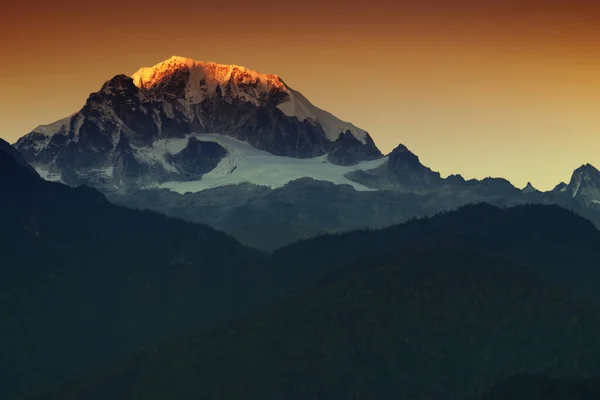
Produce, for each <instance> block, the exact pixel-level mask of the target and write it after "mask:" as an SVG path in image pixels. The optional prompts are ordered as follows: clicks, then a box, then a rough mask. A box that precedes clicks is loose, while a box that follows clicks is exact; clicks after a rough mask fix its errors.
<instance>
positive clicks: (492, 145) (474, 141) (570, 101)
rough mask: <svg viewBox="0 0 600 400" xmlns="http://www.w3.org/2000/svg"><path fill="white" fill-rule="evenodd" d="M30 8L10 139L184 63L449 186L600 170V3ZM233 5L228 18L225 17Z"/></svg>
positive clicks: (5, 101) (9, 119)
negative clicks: (228, 68)
mask: <svg viewBox="0 0 600 400" xmlns="http://www.w3.org/2000/svg"><path fill="white" fill-rule="evenodd" d="M90 3H91V4H86V3H85V2H81V1H80V0H77V1H70V0H56V1H52V2H46V1H44V2H42V1H39V0H20V1H18V2H15V3H13V4H11V5H10V7H9V8H8V7H7V8H4V9H3V10H2V18H1V23H0V54H2V56H3V57H2V63H0V65H1V66H0V68H1V69H2V70H1V71H0V72H1V73H0V116H1V118H0V137H2V138H4V139H6V140H8V141H10V142H14V141H15V140H16V139H17V138H18V137H20V136H22V135H24V134H26V133H27V132H29V131H31V130H32V129H33V128H34V127H35V126H37V125H39V124H43V123H50V122H52V121H54V120H57V119H60V118H61V117H64V116H67V115H69V114H71V113H72V112H75V111H77V110H78V109H79V108H80V107H81V106H82V105H83V103H84V101H85V99H86V97H87V95H88V94H89V93H91V92H93V91H96V90H98V89H99V88H100V86H101V85H102V83H103V82H104V81H106V80H108V79H110V78H111V77H112V76H113V75H116V74H118V73H125V74H129V75H130V74H132V73H133V72H135V71H136V70H137V69H138V68H139V67H141V66H150V65H154V64H156V63H157V62H159V61H162V60H164V59H166V58H169V57H170V56H172V55H180V56H185V57H190V58H194V59H197V60H203V61H216V62H220V63H235V64H240V65H244V66H247V67H249V68H252V69H256V70H259V71H261V72H265V73H275V74H278V75H279V76H281V77H282V78H283V79H284V80H285V81H286V83H288V84H289V85H290V86H291V87H293V88H295V89H297V90H299V91H301V92H302V93H303V94H304V95H306V97H308V98H309V99H310V100H311V101H312V102H313V103H314V104H315V105H317V106H319V107H321V108H324V109H326V110H328V111H330V112H332V113H334V114H335V115H337V116H338V117H340V118H341V119H344V120H348V121H351V122H353V123H355V124H356V125H358V126H360V127H361V128H363V129H366V130H367V131H369V132H370V133H371V135H372V136H373V138H374V140H375V142H376V143H377V145H378V146H379V147H380V148H381V149H382V150H383V151H384V152H389V151H390V150H391V149H392V148H393V147H395V146H396V145H397V144H398V143H404V144H405V145H407V146H408V147H409V148H410V149H411V150H412V151H413V152H415V153H416V154H417V155H419V156H420V158H421V161H422V162H423V163H424V164H425V165H427V166H429V167H431V168H432V169H434V170H437V171H440V172H441V173H442V175H443V176H446V175H448V174H451V173H460V174H463V176H465V177H466V178H483V177H486V176H502V177H505V178H507V179H509V180H510V181H511V182H512V183H513V184H515V185H517V186H520V187H522V186H524V185H525V184H526V182H527V181H531V182H532V183H533V184H534V185H535V186H537V187H538V188H540V189H550V188H552V187H553V186H554V185H556V184H557V183H558V182H560V181H565V180H568V179H569V178H570V175H571V173H572V171H573V170H574V169H575V168H577V167H578V166H579V165H581V164H584V163H588V162H589V163H592V164H595V165H596V166H597V167H600V112H599V110H598V108H599V106H600V4H599V3H600V2H598V1H597V0H594V1H592V0H588V1H583V0H570V1H558V0H517V1H501V0H494V1H491V0H489V1H487V0H463V1H461V0H414V1H409V0H395V1H391V0H384V1H370V2H362V4H351V3H350V2H347V1H338V0H335V1H326V0H320V1H316V0H304V1H295V2H289V1H285V2H284V1H277V2H275V1H266V2H265V1H263V2H260V1H239V0H228V1H226V2H225V1H223V2H219V1H210V2H203V1H189V0H178V1H176V2H165V1H162V0H161V1H158V0H147V1H144V2H139V3H138V2H124V1H114V0H105V1H99V2H90ZM221 3H222V4H221Z"/></svg>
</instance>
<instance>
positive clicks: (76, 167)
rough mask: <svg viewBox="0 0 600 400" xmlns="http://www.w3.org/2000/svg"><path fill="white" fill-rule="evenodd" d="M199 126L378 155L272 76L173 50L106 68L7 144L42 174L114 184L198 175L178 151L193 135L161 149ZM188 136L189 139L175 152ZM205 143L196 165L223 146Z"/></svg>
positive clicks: (311, 148)
mask: <svg viewBox="0 0 600 400" xmlns="http://www.w3.org/2000/svg"><path fill="white" fill-rule="evenodd" d="M206 133H213V134H220V135H225V136H231V137H233V138H235V139H238V140H241V141H244V142H247V143H248V144H250V145H251V146H252V147H254V148H256V149H259V150H264V151H267V152H269V153H271V154H273V155H277V156H286V157H292V158H313V157H317V156H321V155H325V154H332V153H334V154H335V156H332V157H329V158H328V159H329V162H330V163H333V164H343V165H353V164H356V163H357V162H359V161H365V160H373V159H377V158H380V157H382V154H381V152H380V151H379V150H378V149H377V147H376V146H375V144H374V142H373V140H372V139H371V137H370V136H369V134H368V133H367V132H365V131H363V130H362V129H360V128H357V127H356V126H354V125H352V124H351V123H348V122H344V121H341V120H340V119H338V118H337V117H335V116H333V115H332V114H330V113H328V112H326V111H324V110H321V109H319V108H317V107H316V106H314V105H313V104H312V103H311V102H310V101H308V100H307V99H306V98H305V97H304V96H303V95H302V94H300V93H299V92H296V91H295V90H293V89H292V88H290V87H289V86H288V85H286V84H285V83H284V82H283V80H281V79H280V78H279V77H278V76H276V75H270V74H263V73H259V72H256V71H253V70H250V69H248V68H245V67H241V66H237V65H223V64H216V63H212V62H201V61H195V60H191V59H188V58H183V57H176V56H174V57H171V58H170V59H168V60H165V61H163V62H161V63H159V64H156V65H154V66H152V67H144V68H141V69H139V70H138V71H137V72H136V73H135V74H133V76H132V77H129V76H126V75H117V76H115V77H113V78H112V79H110V80H109V81H107V82H106V83H105V84H104V85H103V86H102V87H101V89H100V90H99V91H98V92H96V93H92V94H91V95H90V96H89V98H88V99H87V101H86V104H85V105H84V106H83V108H82V109H81V110H80V111H79V112H77V113H75V114H73V115H72V116H70V117H67V118H64V119H62V120H59V121H57V122H55V123H53V124H50V125H45V126H40V127H37V128H36V129H34V130H33V131H32V132H31V133H29V134H28V135H26V136H24V137H23V138H21V139H20V140H19V141H18V142H17V144H16V145H15V147H16V149H17V150H18V151H19V152H20V153H21V154H22V155H23V156H24V158H25V159H26V160H27V161H28V162H29V163H31V164H32V165H34V166H35V167H36V168H37V169H38V170H39V169H41V170H43V171H44V172H43V174H42V175H44V176H45V177H46V178H51V179H57V180H62V181H63V182H65V183H68V184H79V183H87V184H92V185H95V186H104V187H115V188H120V187H130V186H139V185H140V184H149V183H156V182H161V181H165V180H188V179H196V180H197V179H201V177H202V174H201V173H195V172H193V171H189V170H187V169H186V166H189V165H193V164H195V162H194V160H189V159H186V154H187V155H193V156H194V157H196V156H198V149H199V146H198V144H197V143H193V144H185V143H184V145H183V147H181V146H180V145H177V146H176V147H177V148H176V149H172V148H168V149H164V147H165V146H167V144H168V143H165V142H164V141H165V140H168V139H174V138H177V139H188V137H189V136H190V135H192V134H196V135H202V134H206ZM348 137H350V138H351V139H352V140H349V139H348ZM188 145H191V146H193V147H194V148H193V149H188V151H187V152H186V153H183V154H179V153H180V152H181V151H183V150H185V149H186V148H187V146H188ZM167 147H168V146H167ZM171 147H172V146H171ZM207 151H210V152H211V153H210V157H209V161H210V162H208V164H207V165H202V166H201V168H200V170H201V171H204V172H208V171H210V170H212V169H213V168H214V167H216V165H217V164H218V162H219V160H220V159H219V157H222V156H224V154H226V150H225V149H221V150H218V149H215V148H211V149H208V150H207ZM209 164H210V165H209Z"/></svg>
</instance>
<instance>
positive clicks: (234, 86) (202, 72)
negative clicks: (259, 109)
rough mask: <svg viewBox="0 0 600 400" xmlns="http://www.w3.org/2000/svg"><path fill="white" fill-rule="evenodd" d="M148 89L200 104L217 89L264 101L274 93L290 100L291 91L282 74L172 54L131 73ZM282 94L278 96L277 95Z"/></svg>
mask: <svg viewBox="0 0 600 400" xmlns="http://www.w3.org/2000/svg"><path fill="white" fill-rule="evenodd" d="M132 79H133V82H134V84H135V85H136V86H137V87H138V88H140V89H141V90H142V91H145V92H150V93H152V92H155V93H157V94H160V95H165V94H166V95H169V96H173V97H176V98H183V99H185V100H186V101H188V102H189V103H191V104H198V103H200V102H202V101H203V100H204V99H206V98H207V97H210V96H213V95H215V94H217V93H218V92H221V95H222V96H224V97H225V98H238V99H243V100H244V101H248V102H251V103H253V104H254V105H257V106H259V105H263V104H264V102H266V101H268V100H269V99H271V98H273V97H275V99H276V101H278V102H281V101H284V100H287V98H288V96H289V95H288V92H287V89H286V87H285V85H284V84H283V82H282V81H281V79H279V77H277V76H276V75H270V74H263V73H260V72H256V71H252V70H250V69H248V68H246V67H242V66H239V65H233V64H232V65H226V64H217V63H213V62H202V61H196V60H192V59H190V58H185V57H178V56H173V57H171V58H169V59H168V60H165V61H163V62H160V63H158V64H156V65H154V66H152V67H142V68H140V69H139V70H138V71H137V72H136V73H135V74H133V76H132ZM276 94H279V96H276Z"/></svg>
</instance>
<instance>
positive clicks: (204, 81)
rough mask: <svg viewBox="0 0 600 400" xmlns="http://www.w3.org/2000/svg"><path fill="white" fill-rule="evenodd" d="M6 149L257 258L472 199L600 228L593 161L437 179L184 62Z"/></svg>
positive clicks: (289, 100) (56, 177)
mask: <svg viewBox="0 0 600 400" xmlns="http://www.w3.org/2000/svg"><path fill="white" fill-rule="evenodd" d="M14 148H15V149H16V150H17V151H18V152H19V153H20V154H21V156H22V157H23V158H24V159H25V160H26V161H27V162H29V163H30V164H31V165H33V166H34V167H35V169H36V170H37V171H38V173H39V174H40V175H41V176H42V177H44V178H45V179H48V180H53V181H59V182H63V183H66V184H68V185H71V186H77V185H80V184H85V185H88V186H91V187H94V188H97V189H99V190H101V191H102V192H103V193H104V194H106V195H107V196H108V198H109V199H110V200H111V201H112V202H114V203H117V204H121V205H125V206H128V207H133V208H142V209H151V210H155V211H160V212H162V213H165V214H167V215H170V216H175V217H180V218H184V219H187V220H190V221H196V222H201V223H205V224H209V225H211V226H213V227H215V228H217V229H220V230H223V231H225V232H227V233H229V234H232V235H233V236H235V237H236V238H237V239H238V240H241V241H242V242H243V243H245V244H248V245H251V246H254V247H258V248H260V249H263V250H273V249H276V248H278V247H281V246H284V245H286V244H289V243H292V242H294V241H296V240H299V239H305V238H309V237H313V236H315V235H319V234H323V233H332V232H343V231H348V230H351V229H356V228H381V227H385V226H388V225H392V224H396V223H401V222H405V221H407V220H408V219H410V218H413V217H417V216H421V215H431V214H435V213H437V212H439V211H443V210H447V209H453V208H456V207H459V206H462V205H465V204H469V203H476V202H482V201H483V202H488V203H491V204H495V205H499V206H510V205H515V204H524V203H543V204H558V205H561V206H563V207H566V208H568V209H571V210H574V211H576V212H577V213H579V214H580V215H582V216H585V217H586V218H589V219H590V220H592V221H593V222H594V223H596V224H597V225H599V226H600V172H599V171H598V170H597V169H596V168H594V167H593V166H592V165H589V164H586V165H583V166H582V167H581V168H579V169H577V170H576V171H575V172H574V173H573V177H572V179H571V181H570V182H569V183H568V184H565V183H562V184H560V185H558V186H557V188H556V189H555V190H552V191H549V192H545V193H543V192H540V191H538V190H536V189H535V188H534V187H533V186H531V184H529V185H528V186H527V187H526V188H524V189H523V190H521V189H517V188H515V187H514V186H513V185H512V184H511V183H510V182H508V181H507V180H505V179H502V178H486V179H483V180H475V179H472V180H465V179H464V178H463V177H462V176H460V175H450V176H448V177H446V178H442V177H441V175H440V174H439V173H437V172H435V171H432V170H431V169H430V168H428V167H426V166H424V165H422V164H421V162H420V161H419V158H418V157H417V156H416V155H415V154H413V153H412V152H411V151H410V150H409V149H408V148H407V147H406V146H404V145H399V146H398V147H397V148H396V149H394V150H393V151H392V152H391V153H390V154H388V155H386V156H383V155H382V153H381V152H380V151H379V150H378V149H377V147H376V145H375V143H374V142H373V140H372V138H371V136H370V135H369V134H368V133H367V132H366V131H364V130H362V129H360V128H358V127H356V126H354V125H352V124H351V123H348V122H344V121H341V120H340V119H338V118H337V117H335V116H333V115H332V114H330V113H328V112H326V111H324V110H321V109H319V108H317V107H316V106H314V105H313V104H312V103H311V102H310V101H309V100H308V99H306V98H305V97H304V96H303V95H302V94H301V93H299V92H298V91H296V90H294V89H292V88H291V87H289V86H288V85H287V84H286V83H285V82H284V81H283V80H282V79H281V78H279V77H278V76H276V75H270V74H263V73H259V72H256V71H252V70H250V69H247V68H245V67H241V66H236V65H222V64H215V63H206V62H200V61H194V60H191V59H188V58H183V57H175V56H174V57H172V58H170V59H168V60H165V61H163V62H161V63H159V64H157V65H155V66H153V67H146V68H141V69H140V70H139V71H137V72H136V73H134V74H133V75H132V76H131V77H128V76H125V75H117V76H115V77H114V78H112V79H110V80H109V81H107V82H106V83H105V84H104V85H103V86H102V87H101V89H100V90H99V91H98V92H96V93H92V94H91V95H90V96H89V98H88V99H87V101H86V103H85V105H84V106H83V108H82V109H81V110H80V111H78V112H76V113H74V114H73V115H71V116H70V117H67V118H65V119H62V120H59V121H57V122H55V123H53V124H50V125H46V126H40V127H38V128H36V129H34V130H33V131H32V132H31V133H29V134H27V135H25V136H23V137H22V138H21V139H19V140H18V141H17V143H15V145H14ZM317 193H318V195H317ZM250 210H251V211H252V212H249V211H250ZM265 221H268V222H267V225H265Z"/></svg>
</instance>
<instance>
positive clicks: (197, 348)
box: [0, 141, 600, 400]
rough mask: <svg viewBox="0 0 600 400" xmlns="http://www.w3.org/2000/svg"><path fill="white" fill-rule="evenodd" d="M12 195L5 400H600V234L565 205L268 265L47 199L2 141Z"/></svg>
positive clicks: (321, 250) (345, 244) (3, 232)
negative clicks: (566, 398)
mask: <svg viewBox="0 0 600 400" xmlns="http://www.w3.org/2000/svg"><path fill="white" fill-rule="evenodd" d="M0 186H1V187H2V188H3V190H2V192H0V214H1V215H0V217H1V218H2V221H3V224H2V225H0V254H1V255H2V265H1V268H0V274H1V279H0V298H1V299H2V303H1V308H0V321H1V323H2V326H3V329H2V330H1V331H0V354H1V356H2V359H3V363H2V365H1V366H0V378H1V379H0V395H1V396H2V397H3V398H8V399H43V400H70V399H84V398H85V399H89V400H100V399H106V398H110V399H119V400H130V399H131V400H133V399H140V398H143V399H167V398H173V397H177V398H200V399H201V398H207V399H210V398H223V399H228V398H231V399H234V398H248V399H253V398H257V399H258V398H260V399H280V398H290V399H307V398H373V397H376V398H400V399H406V400H409V399H415V398H427V399H440V400H441V399H464V400H471V399H474V398H477V399H479V398H481V399H495V398H503V397H501V396H503V394H506V393H517V394H518V395H522V394H523V393H530V394H531V396H530V397H524V398H528V399H537V398H540V399H542V398H543V399H546V398H547V397H543V394H544V393H548V391H549V390H550V389H549V388H556V389H554V390H555V392H554V391H553V394H557V393H567V394H568V395H573V394H575V393H580V394H581V396H580V397H577V398H578V399H582V400H588V399H589V400H591V399H595V398H597V397H594V396H597V395H598V389H597V385H596V386H595V381H594V380H591V379H588V380H582V379H581V377H594V376H600V363H599V362H598V360H600V347H599V346H598V340H597V332H598V330H599V329H600V308H599V307H598V304H599V303H598V301H599V300H600V298H599V297H598V291H597V290H596V288H597V287H598V284H599V283H600V273H599V272H598V268H597V255H598V250H597V249H598V248H600V231H598V230H597V229H596V228H595V227H594V226H593V224H592V223H591V222H590V221H587V220H586V219H584V218H582V217H579V216H577V215H575V214H574V213H572V212H570V211H568V210H565V209H563V208H561V207H558V206H556V205H527V206H518V207H513V208H506V209H503V208H499V207H495V206H492V205H488V204H478V205H469V206H466V207H461V208H459V209H458V210H456V211H452V212H445V213H441V214H439V215H436V216H433V217H425V218H418V219H413V220H411V221H410V222H407V223H405V224H402V225H397V226H393V227H389V228H387V229H384V230H378V231H361V230H359V231H355V232H351V233H346V234H335V235H326V236H321V237H317V238H313V239H310V240H305V241H301V242H298V243H295V244H292V245H289V246H286V247H284V248H281V249H279V250H277V251H275V252H273V253H272V254H270V255H267V254H263V253H260V252H258V251H255V250H252V249H250V248H248V247H245V246H243V245H241V244H239V243H238V242H236V241H235V240H234V239H232V238H231V237H228V236H227V235H225V234H223V233H220V232H218V231H215V230H214V229H212V228H209V227H207V226H202V225H197V224H194V223H189V222H184V221H181V220H177V219H170V218H167V217H165V216H162V215H160V214H157V213H153V212H148V211H135V210H130V209H127V208H123V207H119V206H116V205H113V204H111V203H110V202H108V201H107V200H106V198H105V197H104V196H103V195H102V194H101V193H100V192H98V191H96V190H95V189H92V188H89V187H87V186H79V187H77V188H71V187H68V186H66V185H63V184H60V183H54V182H47V181H45V180H43V179H42V178H41V177H40V176H39V175H38V174H37V172H36V171H35V170H33V168H31V167H30V166H29V165H28V164H27V163H26V162H25V161H24V159H23V158H22V157H21V156H20V154H19V153H17V152H15V151H14V150H13V149H12V148H11V147H10V146H9V145H8V144H7V143H5V142H2V141H0ZM342 187H343V188H345V190H348V191H349V190H354V189H352V188H350V187H345V186H342ZM531 374H535V375H531ZM507 378H508V379H507ZM561 391H562V392H561ZM536 393H537V394H536ZM534 395H535V396H538V397H535V396H534ZM479 396H482V397H479ZM515 398H518V397H515ZM522 398H523V397H522ZM557 398H559V397H557Z"/></svg>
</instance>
